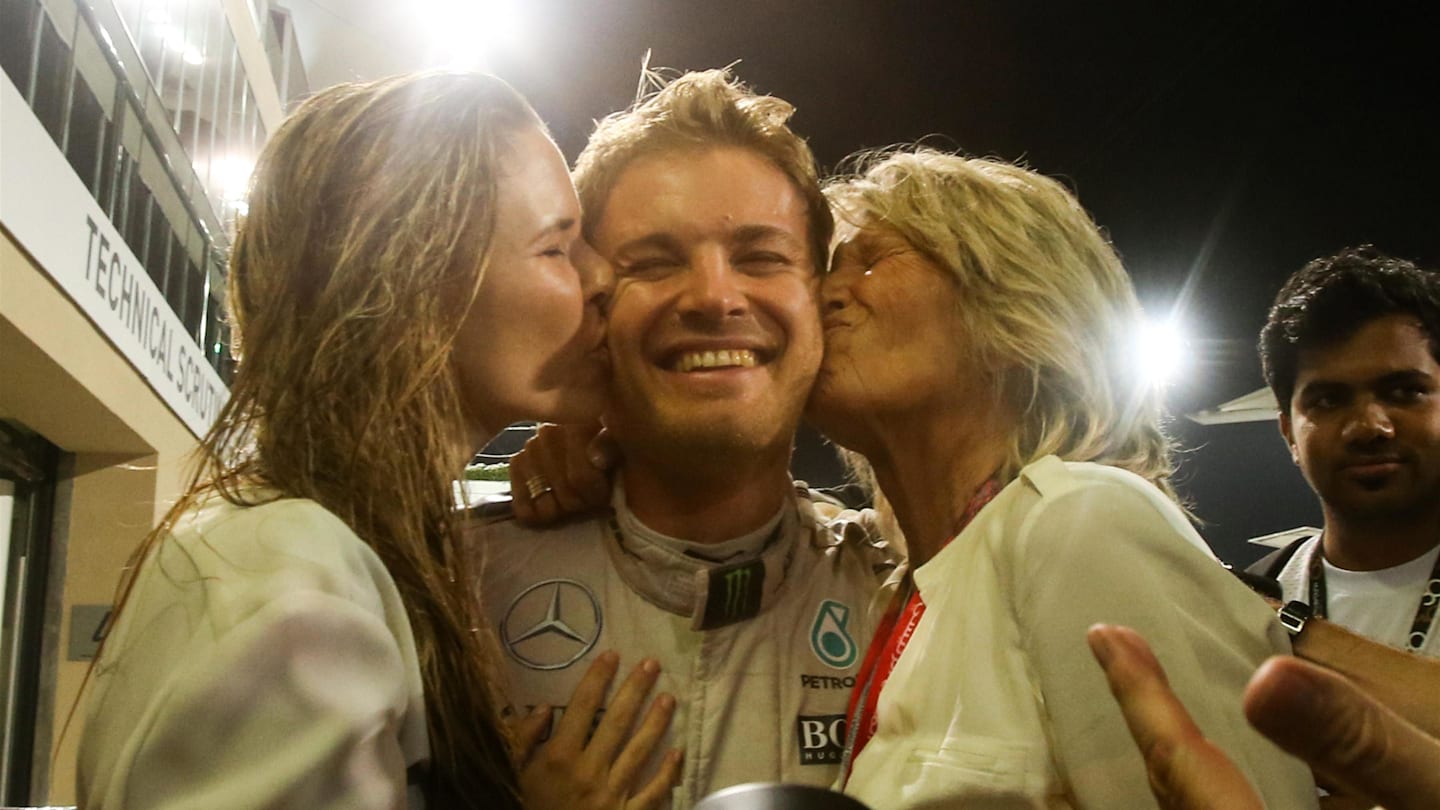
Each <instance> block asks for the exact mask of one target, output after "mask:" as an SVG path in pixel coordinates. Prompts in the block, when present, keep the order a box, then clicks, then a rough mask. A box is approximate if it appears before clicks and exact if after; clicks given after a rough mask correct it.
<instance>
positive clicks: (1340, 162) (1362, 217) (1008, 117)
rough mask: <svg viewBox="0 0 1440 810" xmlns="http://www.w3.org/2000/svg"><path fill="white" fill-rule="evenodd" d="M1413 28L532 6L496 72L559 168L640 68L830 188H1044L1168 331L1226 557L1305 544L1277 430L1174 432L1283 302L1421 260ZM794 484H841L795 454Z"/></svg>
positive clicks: (755, 6) (1241, 363) (1311, 514)
mask: <svg viewBox="0 0 1440 810" xmlns="http://www.w3.org/2000/svg"><path fill="white" fill-rule="evenodd" d="M1426 8H1427V6H1426V5H1425V4H1419V3H1414V4H1399V3H1395V4H1387V3H1374V4H1364V5H1361V4H1343V5H1342V4H1335V5H1328V4H1298V3H1278V2H1276V3H1271V2H1264V0H1260V1H1259V2H1248V3H1228V2H1217V3H1204V4H1200V3H1195V4H1189V3H1183V4H1182V3H1157V2H1145V3H1142V2H1111V3H1060V2H1053V3H1041V2H1009V3H1006V2H954V3H918V2H915V3H904V2H899V3H879V2H869V3H862V2H849V1H848V0H846V1H845V2H838V1H837V2H826V3H821V2H808V1H807V2H793V3H780V2H762V1H761V0H732V1H731V2H724V3H700V2H688V1H687V2H660V0H652V1H651V2H631V1H630V0H615V1H614V2H606V3H584V4H580V3H573V2H559V1H558V0H543V1H542V0H536V2H534V3H533V4H532V5H531V6H529V7H527V11H526V14H527V16H529V17H531V19H532V20H533V21H534V22H533V24H532V27H531V29H530V30H531V31H532V32H535V39H534V41H533V42H531V43H528V44H527V48H528V50H527V52H526V54H525V55H524V56H523V57H522V56H519V55H509V56H506V55H501V56H500V57H498V58H496V59H495V60H493V61H492V68H493V69H494V70H495V71H496V72H497V73H499V74H500V75H502V76H504V77H505V78H507V79H508V80H510V81H511V82H512V83H513V84H515V85H516V86H517V87H518V88H519V89H520V90H521V91H522V92H524V93H525V94H526V95H527V96H528V97H529V98H530V99H531V100H532V102H533V103H534V104H535V106H536V107H537V109H538V110H539V111H540V113H541V115H542V116H543V117H544V118H545V120H546V121H547V122H549V123H550V125H551V127H552V130H553V131H554V134H555V136H556V138H557V140H558V141H559V143H560V145H561V148H562V149H564V151H565V153H566V154H567V156H569V157H570V158H571V159H573V158H574V157H575V155H576V154H577V153H578V152H579V150H580V148H581V147H582V146H583V145H584V141H585V138H586V136H587V135H588V134H589V131H590V128H591V125H592V124H591V122H592V121H593V120H594V119H596V118H598V117H601V116H603V115H604V114H606V113H608V112H610V111H613V110H615V109H619V108H623V107H625V106H627V105H628V104H629V103H630V101H631V100H632V99H633V97H634V93H635V87H636V82H637V79H638V70H639V65H640V60H641V55H642V54H643V53H644V52H645V51H646V50H647V49H650V50H651V51H652V56H651V64H652V66H662V67H673V68H680V69H701V68H709V67H722V66H725V65H728V64H731V63H733V62H737V61H738V65H737V66H736V68H735V70H736V73H737V74H738V75H739V76H740V77H741V78H742V79H743V80H745V81H746V82H748V83H749V84H751V85H752V86H753V87H755V88H756V89H757V90H760V91H762V92H766V93H770V94H773V95H777V96H780V97H782V98H784V99H787V100H788V101H790V102H792V103H793V104H794V105H795V106H796V107H797V108H798V112H797V114H796V116H795V118H794V120H793V122H792V123H793V125H794V127H795V129H796V130H797V131H798V132H800V133H802V134H804V135H805V136H807V137H808V138H809V140H810V143H811V145H812V146H813V148H814V149H815V152H816V155H817V157H818V158H819V160H820V162H821V164H822V166H823V167H825V168H827V169H828V168H831V167H834V166H835V165H836V164H837V163H839V162H840V161H841V159H842V158H844V157H845V156H846V155H848V154H850V153H851V152H853V151H855V150H857V149H861V148H864V147H876V146H884V145H887V144H892V143H897V142H906V141H914V140H916V139H919V138H922V137H923V138H926V139H927V141H928V142H930V143H932V144H933V145H936V146H940V147H944V148H955V149H961V150H963V151H965V152H967V153H970V154H979V155H994V156H999V157H1002V158H1006V159H1010V160H1022V161H1024V162H1025V163H1027V164H1028V165H1029V166H1030V167H1032V168H1035V169H1037V170H1039V171H1042V172H1044V173H1046V174H1049V175H1052V176H1056V177H1060V178H1063V179H1064V180H1065V181H1066V182H1067V183H1068V184H1069V185H1070V187H1071V188H1072V189H1074V190H1076V191H1077V192H1078V194H1079V196H1080V199H1081V201H1082V202H1083V203H1084V204H1085V205H1086V207H1087V208H1088V209H1089V210H1090V211H1091V212H1092V213H1093V214H1094V216H1095V218H1096V220H1097V221H1098V222H1100V223H1101V225H1103V226H1104V227H1105V228H1106V229H1107V230H1108V231H1109V233H1110V235H1111V238H1112V239H1113V241H1114V242H1115V244H1116V246H1117V247H1118V248H1119V250H1120V253H1121V255H1122V256H1123V257H1124V259H1125V262H1126V265H1127V267H1129V269H1130V272H1131V274H1132V276H1133V277H1134V279H1135V283H1136V286H1137V288H1138V289H1139V292H1140V296H1141V299H1142V301H1144V302H1145V304H1146V307H1147V311H1149V312H1151V313H1152V314H1160V313H1164V312H1167V311H1168V310H1169V308H1170V307H1172V306H1179V307H1180V308H1181V312H1182V313H1183V315H1182V317H1183V320H1184V322H1185V323H1186V324H1187V325H1188V330H1189V333H1190V336H1191V349H1192V352H1193V355H1194V356H1193V358H1192V360H1191V367H1192V371H1191V373H1190V374H1189V375H1188V377H1187V378H1186V379H1184V380H1181V381H1179V382H1178V383H1176V384H1175V385H1173V386H1172V388H1171V389H1170V391H1169V394H1168V404H1169V405H1170V408H1171V410H1172V412H1173V413H1174V414H1175V418H1174V420H1173V422H1172V425H1171V426H1172V429H1173V430H1172V432H1173V433H1174V435H1175V436H1176V438H1177V439H1179V441H1180V442H1181V443H1182V445H1183V446H1184V447H1186V448H1189V449H1188V451H1187V452H1186V453H1185V454H1184V455H1183V456H1182V461H1181V470H1180V476H1179V484H1180V488H1181V490H1182V493H1183V494H1185V495H1186V496H1187V497H1188V498H1189V499H1190V500H1191V501H1192V503H1193V506H1194V508H1195V511H1196V513H1197V514H1198V515H1199V517H1200V518H1202V520H1204V521H1205V525H1204V526H1203V527H1202V532H1203V533H1204V534H1205V535H1206V536H1207V538H1208V539H1209V540H1210V541H1211V542H1212V544H1213V545H1215V546H1216V549H1217V551H1218V552H1219V553H1220V555H1221V556H1222V557H1224V558H1226V559H1228V560H1231V561H1235V562H1245V561H1248V560H1249V559H1251V558H1253V557H1254V556H1257V554H1258V552H1257V551H1254V550H1252V549H1250V548H1247V547H1246V546H1245V544H1244V542H1243V541H1244V539H1245V538H1248V537H1251V536H1254V535H1258V534H1263V533H1268V532H1271V531H1277V530H1281V529H1286V528H1290V527H1293V526H1296V525H1298V524H1302V523H1309V524H1311V525H1319V523H1318V522H1319V519H1320V518H1319V510H1318V508H1317V507H1316V505H1315V502H1314V497H1313V495H1312V494H1311V493H1310V491H1309V489H1308V488H1307V487H1306V486H1305V485H1304V482H1303V481H1302V480H1301V479H1300V477H1299V475H1298V473H1297V472H1296V471H1295V469H1294V467H1293V466H1292V465H1291V463H1290V460H1289V456H1288V453H1287V452H1286V450H1285V448H1284V446H1283V444H1282V443H1281V440H1280V438H1279V437H1278V433H1277V431H1276V428H1275V423H1274V422H1273V421H1271V422H1258V423H1245V424H1235V425H1220V426H1212V427H1203V426H1200V425H1197V424H1195V423H1193V422H1190V421H1189V420H1187V419H1185V418H1184V417H1183V415H1182V414H1184V413H1187V412H1193V411H1196V410H1199V409H1202V408H1207V407H1212V406H1214V405H1216V404H1218V403H1220V402H1223V401H1225V400H1228V399H1231V398H1233V397H1236V396H1239V395H1241V394H1244V393H1248V392H1250V391H1253V390H1255V389H1256V388H1259V387H1260V386H1261V385H1262V384H1263V382H1262V380H1261V377H1260V372H1259V363H1258V361H1257V360H1256V359H1255V356H1254V348H1253V347H1254V342H1255V336H1256V335H1257V333H1258V332H1259V329H1260V326H1261V325H1262V324H1263V323H1264V318H1265V311H1266V309H1267V307H1268V305H1269V303H1270V301H1271V299H1272V298H1273V296H1274V294H1275V291H1276V290H1277V289H1278V288H1279V286H1280V284H1281V282H1282V281H1283V280H1284V278H1285V276H1287V275H1288V274H1289V273H1291V272H1293V271H1294V270H1296V269H1298V268H1299V267H1300V266H1301V265H1303V264H1304V263H1305V262H1306V261H1307V260H1309V259H1311V258H1314V257H1316V256H1320V255H1323V254H1326V253H1330V252H1333V251H1335V250H1337V249H1339V248H1341V247H1343V246H1346V245H1351V244H1356V243H1361V242H1372V243H1374V244H1376V245H1377V246H1379V247H1380V248H1381V249H1383V250H1385V251H1387V252H1390V253H1394V254H1397V255H1402V256H1405V257H1408V258H1412V259H1415V260H1418V261H1421V262H1422V263H1425V264H1430V265H1434V264H1435V263H1436V262H1437V260H1440V229H1437V214H1440V204H1437V202H1436V196H1435V188H1436V185H1437V183H1440V155H1437V150H1436V149H1435V147H1434V141H1435V138H1436V123H1437V122H1440V116H1437V114H1436V112H1435V106H1436V99H1437V95H1440V94H1437V92H1436V87H1437V85H1436V82H1435V79H1434V78H1433V76H1434V73H1435V67H1436V65H1437V63H1440V58H1437V50H1436V47H1435V45H1436V34H1437V30H1440V29H1437V26H1436V25H1435V24H1434V23H1433V22H1432V21H1431V20H1430V19H1429V16H1430V15H1428V14H1427V13H1426ZM796 466H797V471H798V472H797V474H798V475H799V476H800V477H803V478H807V479H809V480H811V481H812V483H813V482H816V481H821V482H827V479H833V478H834V477H835V476H836V475H838V472H837V469H838V468H836V467H835V466H834V465H833V464H832V463H831V461H830V459H829V458H828V456H827V451H825V450H824V449H823V448H821V447H820V446H819V445H818V443H817V442H816V441H815V440H814V439H813V438H807V439H806V440H805V441H803V442H802V446H801V449H800V452H799V453H798V454H797V462H796Z"/></svg>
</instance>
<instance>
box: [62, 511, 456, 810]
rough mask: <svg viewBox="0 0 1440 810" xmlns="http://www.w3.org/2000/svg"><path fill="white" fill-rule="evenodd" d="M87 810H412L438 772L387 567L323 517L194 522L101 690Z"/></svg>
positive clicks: (148, 581)
mask: <svg viewBox="0 0 1440 810" xmlns="http://www.w3.org/2000/svg"><path fill="white" fill-rule="evenodd" d="M85 715H86V717H85V727H84V732H83V737H82V739H81V743H80V753H79V777H78V782H79V784H78V796H79V803H80V805H81V806H82V807H86V808H90V809H91V810H128V809H131V808H146V809H147V810H149V809H150V808H154V809H155V810H161V809H162V808H163V809H164V810H172V808H173V810H179V809H180V808H207V810H224V809H225V808H259V807H267V808H307V809H309V810H323V808H350V809H353V810H368V809H369V808H386V809H387V810H388V809H389V808H405V807H407V806H409V807H416V806H418V798H419V794H418V791H415V790H411V791H408V792H409V793H410V794H412V795H411V796H409V797H408V798H407V780H406V771H407V770H408V769H409V768H410V767H411V766H414V765H416V764H417V763H422V762H424V761H426V760H428V758H429V742H428V739H427V732H426V724H425V707H424V698H423V693H422V689H421V680H420V667H419V662H418V659H417V657H416V653H415V642H414V639H413V637H412V636H411V633H410V624H409V621H408V620H407V619H406V615H405V609H404V606H403V605H402V604H401V601H400V595H399V593H398V592H397V590H396V588H395V583H394V581H393V580H392V579H391V578H390V575H389V573H387V572H386V570H385V567H384V566H383V565H382V564H381V562H380V559H379V558H378V557H377V556H376V555H375V553H374V552H373V551H372V550H371V549H370V548H369V547H368V546H366V545H365V544H364V543H363V542H361V541H360V539H359V538H358V537H356V536H355V533H354V532H352V531H351V530H350V529H349V528H348V527H347V526H346V525H345V524H344V523H343V522H341V521H340V519H339V518H337V517H336V516H335V515H333V514H331V513H330V512H329V511H327V510H326V509H325V508H323V507H321V506H320V505H319V504H317V503H315V502H314V501H309V500H300V499H286V500H280V501H275V502H272V503H268V504H265V505H263V506H252V507H238V506H235V505H234V504H231V503H229V502H227V501H225V500H223V499H221V498H218V497H214V498H211V499H209V500H208V501H206V502H205V503H204V504H203V505H202V506H200V507H198V508H197V509H195V510H193V511H191V512H189V513H187V514H186V515H185V516H184V517H182V518H181V520H180V521H179V522H178V523H177V525H176V527H175V529H174V531H173V533H172V534H171V536H168V537H166V538H165V539H164V540H163V541H162V542H161V543H160V544H159V546H158V548H157V549H155V550H154V551H153V552H152V553H151V555H150V557H149V559H148V560H147V561H146V563H145V564H144V565H143V566H142V568H141V570H140V572H139V574H138V577H137V579H136V581H135V586H134V589H133V590H132V591H131V593H130V597H129V601H128V603H127V604H126V605H125V607H124V609H123V610H122V611H121V613H120V618H119V620H118V622H117V623H116V624H115V626H114V628H113V629H112V630H111V632H110V635H109V638H108V640H107V641H106V642H105V646H104V649H103V654H102V657H101V659H100V661H99V662H98V663H97V664H96V666H95V669H94V672H93V673H92V675H91V683H90V687H89V694H88V698H87V704H86V711H85Z"/></svg>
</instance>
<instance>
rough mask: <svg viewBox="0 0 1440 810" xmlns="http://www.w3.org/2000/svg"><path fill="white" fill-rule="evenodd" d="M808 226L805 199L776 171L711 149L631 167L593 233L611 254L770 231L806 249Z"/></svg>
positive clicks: (751, 156) (735, 150)
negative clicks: (659, 243)
mask: <svg viewBox="0 0 1440 810" xmlns="http://www.w3.org/2000/svg"><path fill="white" fill-rule="evenodd" d="M808 225H809V217H808V212H807V211H806V208H805V201H804V198H803V197H802V195H801V194H800V192H799V190H798V189H796V188H795V184H794V183H793V182H791V180H790V178H789V177H788V176H786V175H785V173H784V172H782V171H781V170H780V169H779V168H778V167H776V166H775V165H774V164H772V163H770V162H769V161H768V160H766V159H765V158H764V157H761V156H760V155H758V154H756V153H755V152H752V151H750V150H747V149H742V148H739V147H710V148H706V149H701V150H677V151H671V152H665V153H662V154H659V155H653V156H647V157H642V158H638V159H636V160H634V161H632V162H631V163H630V165H629V166H627V167H626V168H625V169H624V171H622V172H621V173H620V176H619V178H618V179H617V180H616V182H615V185H614V187H613V188H612V189H611V191H610V195H609V197H608V198H607V199H606V202H605V207H604V209H603V213H602V215H601V217H600V221H599V222H598V223H596V225H595V229H594V233H595V239H596V241H597V243H599V245H600V246H602V248H603V249H608V250H616V249H620V248H622V247H624V246H625V245H627V244H628V243H632V242H634V241H636V240H642V239H654V238H655V237H657V236H663V237H667V238H668V239H669V240H672V241H677V242H681V243H690V242H700V241H706V240H725V241H733V240H734V239H735V238H736V237H737V235H748V236H754V235H755V234H757V233H765V232H772V233H778V234H784V235H789V236H790V237H792V238H794V239H796V240H797V241H799V242H800V243H802V244H803V243H804V240H805V238H806V231H807V228H808Z"/></svg>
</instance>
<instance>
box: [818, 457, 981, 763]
mask: <svg viewBox="0 0 1440 810" xmlns="http://www.w3.org/2000/svg"><path fill="white" fill-rule="evenodd" d="M1000 489H1001V487H1000V480H999V479H998V478H995V477H991V478H990V479H989V480H987V481H986V482H985V483H983V484H981V485H980V488H979V489H977V490H976V491H975V494H974V495H972V496H971V497H970V502H969V503H968V504H966V505H965V513H964V514H963V515H961V516H960V528H958V529H956V531H955V535H954V536H958V535H959V534H960V532H962V531H964V529H965V527H966V526H968V525H970V521H972V520H974V519H975V516H976V515H977V514H979V513H980V510H981V509H983V508H984V507H985V504H987V503H989V502H990V501H992V500H994V499H995V496H996V495H998V494H1000ZM954 536H952V537H951V538H950V539H947V540H946V541H945V545H949V543H950V540H953V539H954ZM941 548H944V546H943V545H942V546H941ZM924 615H925V602H924V600H922V599H921V598H920V592H919V591H918V590H916V589H915V586H914V582H913V580H912V579H911V578H910V576H909V574H908V573H907V574H906V576H905V583H904V585H903V586H901V588H900V590H899V591H898V592H896V594H895V596H894V597H893V598H892V599H891V600H890V606H889V607H888V608H886V610H885V617H884V618H883V619H881V620H880V625H879V626H878V627H876V628H875V636H874V638H873V639H872V640H871V642H870V649H869V650H867V651H866V653H865V661H864V663H862V664H861V665H860V677H859V678H858V679H857V680H856V684H857V685H856V687H855V691H853V692H851V693H850V706H849V708H848V709H847V710H846V712H845V717H846V723H845V726H846V735H845V736H846V740H845V758H844V765H843V766H842V771H843V772H844V774H845V779H846V780H847V781H848V780H849V779H850V770H851V767H852V766H853V765H854V763H855V758H856V757H858V756H859V755H860V751H861V749H863V748H864V747H865V744H866V743H868V742H870V738H871V737H873V736H875V729H876V727H877V726H878V719H877V717H876V714H875V707H876V705H877V704H878V703H879V702H880V692H881V691H882V690H883V689H884V688H885V683H886V682H887V681H889V680H890V673H891V672H893V671H894V670H895V664H896V662H898V661H899V660H900V655H901V654H902V653H904V652H905V648H906V647H907V646H909V644H910V637H911V636H913V635H915V628H916V626H918V625H919V624H920V618H921V617H922V616H924Z"/></svg>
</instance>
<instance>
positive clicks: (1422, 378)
mask: <svg viewBox="0 0 1440 810" xmlns="http://www.w3.org/2000/svg"><path fill="white" fill-rule="evenodd" d="M1434 380H1435V378H1434V377H1433V376H1431V375H1430V374H1428V373H1426V372H1425V371H1423V370H1421V369H1418V368H1406V369H1401V370H1399V371H1392V372H1390V373H1389V374H1383V375H1381V376H1380V377H1379V378H1377V379H1376V380H1375V384H1376V385H1382V386H1383V385H1395V384H1397V383H1415V382H1423V383H1433V382H1434Z"/></svg>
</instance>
